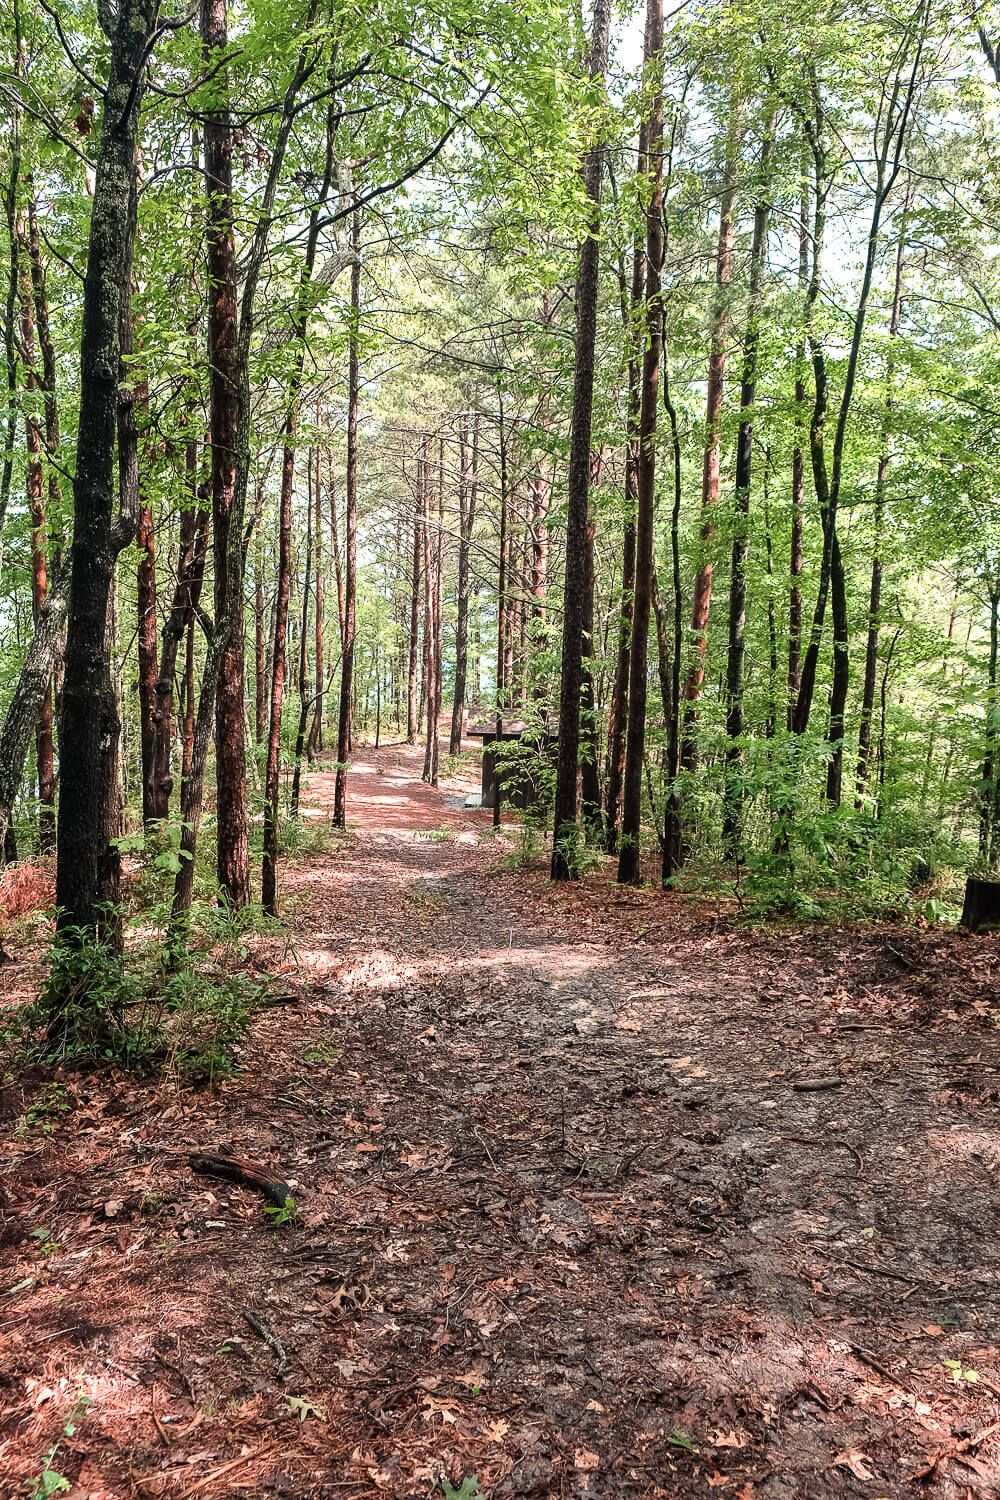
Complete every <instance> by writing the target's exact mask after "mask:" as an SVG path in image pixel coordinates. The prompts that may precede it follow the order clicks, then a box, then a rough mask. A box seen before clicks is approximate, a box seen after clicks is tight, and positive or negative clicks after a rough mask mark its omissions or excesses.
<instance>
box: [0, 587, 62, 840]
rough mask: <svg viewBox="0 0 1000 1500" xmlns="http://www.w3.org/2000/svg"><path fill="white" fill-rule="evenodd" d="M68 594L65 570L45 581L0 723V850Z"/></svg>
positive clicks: (59, 642) (57, 643)
mask: <svg viewBox="0 0 1000 1500" xmlns="http://www.w3.org/2000/svg"><path fill="white" fill-rule="evenodd" d="M68 595H69V579H68V576H67V575H66V574H63V575H62V576H61V577H59V576H57V577H56V578H55V579H54V580H50V581H49V589H48V592H47V593H46V596H45V600H44V602H43V604H42V606H41V608H40V610H39V612H38V617H37V619H36V621H35V631H34V634H33V636H32V638H31V645H30V646H29V647H28V653H27V655H26V657H25V659H24V665H23V666H22V668H21V672H20V675H19V677H18V680H17V685H16V686H15V688H14V693H13V696H12V697H11V700H10V703H9V704H8V706H7V713H6V715H5V716H4V721H3V725H2V726H0V851H3V850H5V849H6V848H7V847H8V841H7V834H8V831H9V829H10V822H11V813H12V811H13V807H14V801H15V799H16V797H17V792H18V788H19V786H20V784H21V777H22V776H23V775H24V762H25V759H26V758H27V754H28V746H29V745H30V744H31V737H32V734H33V733H34V730H35V726H36V724H37V722H38V713H39V709H40V707H41V703H42V699H43V698H44V696H45V694H46V692H48V691H49V684H50V682H51V678H52V667H53V663H54V661H55V659H56V656H57V655H58V654H59V651H60V648H61V645H62V640H63V634H64V631H65V629H66V616H67V612H68ZM2 857H3V858H5V857H6V855H3V856H2Z"/></svg>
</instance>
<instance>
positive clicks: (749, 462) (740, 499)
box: [722, 115, 774, 859]
mask: <svg viewBox="0 0 1000 1500" xmlns="http://www.w3.org/2000/svg"><path fill="white" fill-rule="evenodd" d="M773 137H774V118H773V115H772V116H771V117H770V118H769V119H768V120H767V123H766V124H765V127H764V140H763V145H762V148H761V156H760V168H759V170H760V192H761V195H762V196H761V197H760V199H759V200H758V203H757V207H756V209H755V211H754V222H753V243H752V245H751V248H750V287H749V306H748V309H747V326H746V334H745V336H744V340H743V373H742V377H741V381H740V425H739V433H738V436H737V439H736V496H735V512H736V524H735V530H734V533H733V546H732V569H731V575H730V584H729V651H728V656H727V661H726V702H727V705H728V707H727V713H726V734H727V736H728V738H729V745H728V746H727V749H726V789H725V808H724V811H723V820H722V842H723V849H724V851H725V855H726V857H727V858H728V859H739V858H740V857H741V855H742V853H743V800H744V798H743V760H744V752H743V744H742V737H743V730H744V721H743V693H744V656H745V653H746V605H747V555H748V552H749V549H750V482H751V478H752V473H753V424H754V404H755V402H756V399H757V366H758V361H759V355H760V313H761V302H762V299H763V291H764V270H765V261H766V258H767V228H768V222H769V220H770V213H771V205H770V202H769V201H768V196H767V194H768V190H769V187H770V182H769V176H770V164H771V147H772V143H773Z"/></svg>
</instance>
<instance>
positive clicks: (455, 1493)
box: [441, 1474, 486, 1500]
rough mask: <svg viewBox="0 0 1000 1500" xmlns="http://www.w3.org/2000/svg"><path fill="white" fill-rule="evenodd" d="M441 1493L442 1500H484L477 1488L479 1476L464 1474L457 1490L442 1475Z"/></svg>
mask: <svg viewBox="0 0 1000 1500" xmlns="http://www.w3.org/2000/svg"><path fill="white" fill-rule="evenodd" d="M441 1492H442V1494H443V1495H444V1500H486V1497H485V1496H484V1494H483V1492H482V1490H481V1489H480V1488H479V1476H478V1475H476V1474H466V1476H465V1478H464V1479H463V1480H462V1483H461V1484H460V1485H459V1487H458V1489H456V1488H455V1486H454V1485H453V1484H452V1482H451V1480H450V1479H446V1478H445V1477H444V1476H443V1475H442V1477H441Z"/></svg>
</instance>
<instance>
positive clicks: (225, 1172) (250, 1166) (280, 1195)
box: [188, 1151, 292, 1208]
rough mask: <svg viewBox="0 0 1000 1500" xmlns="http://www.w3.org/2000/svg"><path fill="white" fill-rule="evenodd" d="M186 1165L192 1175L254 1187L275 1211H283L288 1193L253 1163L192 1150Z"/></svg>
mask: <svg viewBox="0 0 1000 1500" xmlns="http://www.w3.org/2000/svg"><path fill="white" fill-rule="evenodd" d="M188 1162H189V1164H190V1166H191V1168H192V1170H193V1171H195V1172H201V1173H202V1174H203V1175H204V1176H206V1177H221V1178H224V1179H225V1181H226V1182H238V1183H241V1184H242V1185H243V1186H244V1187H251V1188H256V1190H257V1192H258V1193H263V1195H264V1197H265V1198H267V1199H268V1200H269V1201H270V1202H271V1203H273V1204H275V1205H276V1206H277V1207H278V1208H284V1206H285V1204H286V1203H287V1202H288V1199H289V1198H290V1197H291V1196H292V1190H291V1188H290V1187H289V1186H288V1183H287V1182H285V1181H283V1180H282V1178H280V1177H276V1176H275V1174H274V1173H273V1172H269V1171H268V1170H267V1168H266V1167H260V1166H258V1165H257V1164H256V1162H252V1161H242V1160H240V1159H239V1158H238V1157H235V1156H218V1155H215V1154H214V1153H212V1152H206V1151H193V1152H192V1153H191V1155H190V1156H189V1157H188Z"/></svg>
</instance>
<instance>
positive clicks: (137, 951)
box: [2, 919, 266, 1130]
mask: <svg viewBox="0 0 1000 1500" xmlns="http://www.w3.org/2000/svg"><path fill="white" fill-rule="evenodd" d="M248 920H249V919H248ZM233 928H236V929H237V930H238V931H239V932H240V933H243V932H245V931H246V930H247V928H246V925H245V924H244V923H243V922H242V921H240V922H231V921H230V922H227V923H225V924H223V926H222V929H221V930H222V932H223V933H225V934H226V936H227V937H228V938H229V939H231V938H232V929H233ZM226 954H227V949H226V947H225V946H224V947H223V948H222V950H221V952H219V953H218V954H217V955H216V964H217V967H211V968H209V967H201V968H199V967H195V966H194V965H193V964H192V963H190V962H189V963H188V964H187V965H186V966H184V967H181V968H179V969H178V968H177V967H176V965H175V964H173V963H170V962H168V957H169V955H168V954H167V953H166V952H165V950H164V949H163V948H162V947H161V946H160V945H159V944H157V943H155V942H149V943H146V944H145V945H138V946H136V947H135V948H133V949H131V950H128V951H127V952H126V953H125V954H124V955H122V954H119V953H118V952H117V951H116V950H115V949H114V947H112V946H111V945H110V944H108V943H107V942H105V941H102V940H100V939H95V938H94V937H93V936H92V935H89V934H85V933H80V932H77V931H76V930H74V929H65V930H64V931H62V932H60V933H58V934H57V936H56V938H55V941H54V942H53V944H52V947H51V948H50V950H49V953H48V955H47V956H46V966H47V968H48V977H47V980H46V983H45V985H44V987H43V990H42V993H41V995H40V996H39V998H38V1000H36V1001H35V1002H34V1003H32V1004H29V1005H26V1006H23V1007H22V1008H21V1009H20V1010H19V1011H18V1012H17V1014H16V1015H15V1016H14V1017H13V1019H12V1021H11V1023H10V1025H9V1026H8V1028H7V1030H6V1032H5V1033H4V1035H3V1039H2V1040H3V1043H4V1045H5V1046H6V1047H7V1048H9V1049H11V1050H13V1051H14V1052H16V1053H17V1055H18V1056H19V1058H20V1060H21V1062H22V1063H24V1062H27V1061H31V1060H36V1061H37V1060H41V1061H45V1062H52V1061H58V1062H61V1063H65V1064H69V1065H71V1066H75V1067H96V1066H107V1065H109V1064H114V1065H116V1066H119V1067H123V1068H128V1069H130V1070H132V1071H135V1072H140V1073H147V1072H152V1071H158V1072H166V1073H169V1074H171V1075H172V1076H175V1077H177V1078H179V1079H181V1080H183V1081H184V1082H186V1083H190V1084H209V1085H210V1084H212V1083H214V1082H215V1081H216V1080H217V1079H219V1078H221V1077H226V1076H227V1075H229V1074H230V1073H232V1072H233V1071H234V1070H235V1069H236V1067H237V1066H238V1051H239V1047H240V1044H241V1043H242V1042H243V1040H244V1038H245V1037H246V1034H247V1031H248V1030H249V1027H250V1023H251V1021H252V1019H253V1015H254V1013H255V1011H256V1010H257V1008H258V1007H259V1005H260V1003H261V1001H262V999H263V997H264V995H265V993H266V985H264V984H263V983H261V982H254V981H251V980H250V979H248V978H247V977H246V976H244V975H242V974H240V973H239V972H233V968H232V966H231V965H227V963H226ZM69 1107H70V1106H69V1103H68V1100H67V1098H66V1092H65V1089H64V1088H63V1086H62V1085H60V1084H56V1083H53V1084H50V1085H48V1086H47V1089H46V1090H43V1093H42V1095H41V1096H40V1097H39V1100H38V1101H36V1102H35V1104H34V1105H33V1106H32V1107H31V1109H30V1110H29V1111H27V1112H26V1113H25V1116H24V1126H25V1128H39V1127H40V1128H42V1129H45V1130H51V1129H52V1128H54V1121H55V1118H56V1117H57V1115H58V1114H60V1113H62V1112H65V1111H66V1110H68V1109H69Z"/></svg>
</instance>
